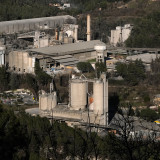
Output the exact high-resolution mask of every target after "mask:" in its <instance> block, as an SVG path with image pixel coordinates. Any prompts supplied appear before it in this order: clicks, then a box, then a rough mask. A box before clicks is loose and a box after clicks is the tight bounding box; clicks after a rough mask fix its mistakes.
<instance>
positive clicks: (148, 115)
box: [140, 108, 159, 121]
mask: <svg viewBox="0 0 160 160" xmlns="http://www.w3.org/2000/svg"><path fill="white" fill-rule="evenodd" d="M140 117H141V118H143V119H146V120H147V121H154V120H156V119H158V118H159V115H158V114H157V113H156V112H155V111H154V110H151V109H149V108H147V109H142V110H141V112H140Z"/></svg>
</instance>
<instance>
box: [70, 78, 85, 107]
mask: <svg viewBox="0 0 160 160" xmlns="http://www.w3.org/2000/svg"><path fill="white" fill-rule="evenodd" d="M70 91H71V92H70V103H71V109H73V110H80V109H82V110H83V109H85V107H86V105H87V82H85V81H83V80H81V79H72V80H71V82H70Z"/></svg>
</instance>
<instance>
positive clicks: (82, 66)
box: [77, 62, 93, 72]
mask: <svg viewBox="0 0 160 160" xmlns="http://www.w3.org/2000/svg"><path fill="white" fill-rule="evenodd" d="M77 68H78V69H79V70H80V71H81V72H92V71H93V67H92V65H91V64H90V63H89V62H79V63H77Z"/></svg>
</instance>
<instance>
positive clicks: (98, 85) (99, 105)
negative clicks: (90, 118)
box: [93, 80, 103, 114]
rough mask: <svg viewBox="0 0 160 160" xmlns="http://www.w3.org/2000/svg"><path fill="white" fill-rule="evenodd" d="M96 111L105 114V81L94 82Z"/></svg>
mask: <svg viewBox="0 0 160 160" xmlns="http://www.w3.org/2000/svg"><path fill="white" fill-rule="evenodd" d="M93 103H94V110H93V111H94V113H95V114H103V82H102V81H99V80H97V81H96V82H94V84H93Z"/></svg>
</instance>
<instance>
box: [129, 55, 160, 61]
mask: <svg viewBox="0 0 160 160" xmlns="http://www.w3.org/2000/svg"><path fill="white" fill-rule="evenodd" d="M158 57H160V55H159V54H158V55H157V54H150V53H145V54H138V55H133V56H128V57H127V58H126V60H128V61H135V60H136V59H138V60H141V61H142V62H144V63H151V62H152V60H155V59H156V58H158Z"/></svg>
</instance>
